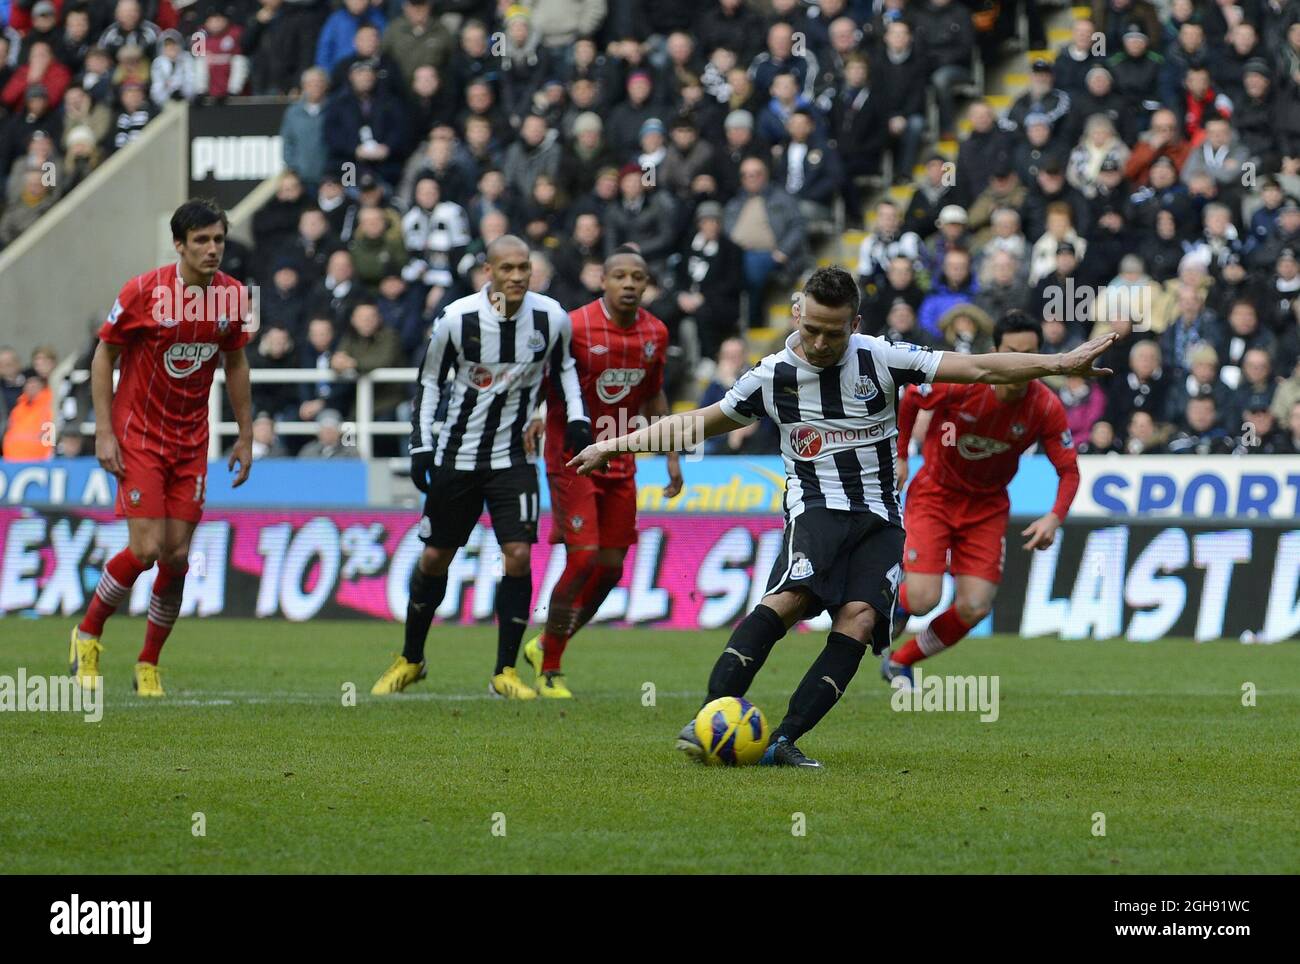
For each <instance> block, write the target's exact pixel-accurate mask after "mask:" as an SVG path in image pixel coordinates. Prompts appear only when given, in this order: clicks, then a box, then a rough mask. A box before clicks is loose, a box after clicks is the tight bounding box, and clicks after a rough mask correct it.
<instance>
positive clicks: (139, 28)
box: [96, 0, 161, 57]
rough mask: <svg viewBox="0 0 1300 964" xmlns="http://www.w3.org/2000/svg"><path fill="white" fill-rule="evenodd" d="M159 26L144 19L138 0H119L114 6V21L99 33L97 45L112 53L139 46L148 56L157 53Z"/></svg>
mask: <svg viewBox="0 0 1300 964" xmlns="http://www.w3.org/2000/svg"><path fill="white" fill-rule="evenodd" d="M160 33H161V31H160V30H159V29H158V26H157V25H156V24H154V23H151V22H150V21H148V20H145V19H144V16H143V14H142V13H141V7H140V4H139V2H138V0H117V3H116V5H115V6H114V7H113V22H112V23H110V24H109V25H108V26H107V27H106V28H105V29H104V32H103V33H101V34H100V35H99V41H98V42H97V44H96V46H98V47H102V48H103V49H104V50H107V51H108V52H109V53H110V54H116V53H117V51H118V50H120V49H121V48H123V47H126V46H131V47H138V48H140V50H142V51H143V53H144V55H145V56H146V57H152V56H153V55H154V54H155V53H157V50H156V47H157V45H158V38H159V35H160Z"/></svg>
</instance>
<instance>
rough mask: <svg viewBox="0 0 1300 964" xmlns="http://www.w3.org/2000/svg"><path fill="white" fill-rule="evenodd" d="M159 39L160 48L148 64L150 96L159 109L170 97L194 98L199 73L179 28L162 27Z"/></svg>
mask: <svg viewBox="0 0 1300 964" xmlns="http://www.w3.org/2000/svg"><path fill="white" fill-rule="evenodd" d="M161 40H162V49H161V51H160V52H159V54H158V56H157V57H155V58H154V59H153V63H152V64H151V65H150V67H149V96H150V97H151V98H152V99H153V102H154V104H155V105H156V106H157V107H158V108H159V109H160V110H161V109H162V108H163V107H165V106H166V105H167V102H168V101H169V100H193V99H194V97H195V95H196V94H197V93H198V73H199V71H198V65H197V64H196V62H195V60H194V58H193V57H191V56H190V52H189V51H188V50H186V49H185V38H184V37H183V36H182V35H181V32H180V31H179V30H164V31H163V32H162V38H161Z"/></svg>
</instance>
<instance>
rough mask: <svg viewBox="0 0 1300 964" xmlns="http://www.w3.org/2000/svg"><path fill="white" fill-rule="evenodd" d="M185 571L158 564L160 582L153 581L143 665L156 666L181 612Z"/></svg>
mask: <svg viewBox="0 0 1300 964" xmlns="http://www.w3.org/2000/svg"><path fill="white" fill-rule="evenodd" d="M187 572H189V566H186V567H185V568H184V569H171V568H169V567H167V566H164V565H163V564H162V563H159V564H158V578H157V579H155V580H154V584H153V593H152V594H151V595H150V596H149V621H148V622H147V623H145V627H144V646H143V648H141V650H140V662H142V663H153V664H154V665H157V663H158V656H159V655H160V654H161V653H162V648H163V643H165V642H167V637H168V636H170V635H171V632H172V626H174V625H175V624H176V617H177V616H179V615H180V612H181V595H182V593H184V591H185V573H187Z"/></svg>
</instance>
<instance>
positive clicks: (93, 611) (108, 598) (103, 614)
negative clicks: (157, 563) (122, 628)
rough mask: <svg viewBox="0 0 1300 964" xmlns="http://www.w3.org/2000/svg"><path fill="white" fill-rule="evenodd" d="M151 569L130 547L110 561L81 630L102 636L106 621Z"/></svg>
mask: <svg viewBox="0 0 1300 964" xmlns="http://www.w3.org/2000/svg"><path fill="white" fill-rule="evenodd" d="M151 568H153V567H152V566H146V565H145V564H144V563H143V562H141V561H140V560H139V559H137V558H136V557H135V553H134V552H132V551H131V547H130V546H128V547H127V548H125V549H123V550H122V551H121V552H119V553H118V554H117V555H115V556H114V557H113V558H112V559H110V560H108V564H107V565H106V566H104V571H103V572H102V573H101V574H100V576H99V585H98V586H96V587H95V594H94V595H93V596H91V597H90V608H88V609H87V610H86V615H85V617H84V618H83V619H82V620H81V625H80V626H78V627H77V628H78V629H80V630H81V631H82V632H83V633H85V634H86V635H87V636H95V637H98V636H100V635H102V634H103V632H104V621H105V620H107V619H108V617H109V616H111V615H113V613H114V612H115V611H116V610H117V607H118V606H120V605H122V603H123V602H124V601H125V600H126V597H127V596H129V595H131V587H132V586H134V585H135V581H136V580H137V579H139V578H140V574H141V573H142V572H146V571H148V570H149V569H151Z"/></svg>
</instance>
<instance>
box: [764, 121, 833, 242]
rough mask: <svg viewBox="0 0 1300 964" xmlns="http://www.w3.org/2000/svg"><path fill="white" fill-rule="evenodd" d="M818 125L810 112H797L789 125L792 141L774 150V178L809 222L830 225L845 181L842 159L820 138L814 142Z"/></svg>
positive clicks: (790, 139)
mask: <svg viewBox="0 0 1300 964" xmlns="http://www.w3.org/2000/svg"><path fill="white" fill-rule="evenodd" d="M816 129H817V127H816V122H815V121H814V120H813V116H812V114H811V113H809V112H808V111H807V110H803V109H800V110H796V111H795V112H794V113H792V114H791V115H790V117H789V119H788V120H787V121H786V130H787V134H788V139H787V140H786V143H784V144H777V145H776V146H774V147H773V148H772V157H773V162H772V176H773V178H774V180H775V182H776V183H777V184H780V185H781V186H783V187H784V188H785V190H786V193H788V194H789V195H790V196H791V197H793V198H794V199H795V200H796V201H798V202H799V211H800V213H801V214H802V215H803V217H804V219H805V220H806V221H821V222H829V221H830V220H831V217H832V214H831V205H832V204H834V203H835V198H837V197H838V196H839V193H840V182H841V180H842V179H843V177H844V174H843V170H842V169H841V167H840V157H839V154H838V152H836V151H835V149H834V148H831V147H829V146H827V145H826V144H825V142H824V140H823V139H822V138H820V137H818V138H817V139H816V141H814V140H813V138H814V134H815V132H816Z"/></svg>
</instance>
